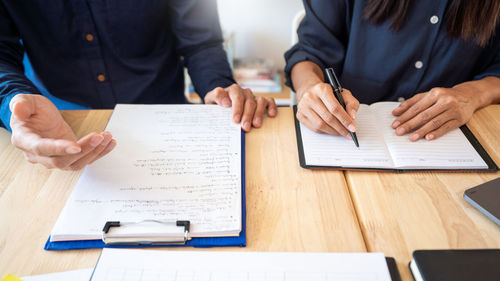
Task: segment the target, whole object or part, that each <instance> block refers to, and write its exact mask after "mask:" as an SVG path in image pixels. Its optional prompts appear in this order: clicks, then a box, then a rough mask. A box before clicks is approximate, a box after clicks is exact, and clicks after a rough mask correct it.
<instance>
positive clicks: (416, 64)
mask: <svg viewBox="0 0 500 281" xmlns="http://www.w3.org/2000/svg"><path fill="white" fill-rule="evenodd" d="M422 66H424V63H423V62H421V61H417V62H415V68H416V69H420V68H422Z"/></svg>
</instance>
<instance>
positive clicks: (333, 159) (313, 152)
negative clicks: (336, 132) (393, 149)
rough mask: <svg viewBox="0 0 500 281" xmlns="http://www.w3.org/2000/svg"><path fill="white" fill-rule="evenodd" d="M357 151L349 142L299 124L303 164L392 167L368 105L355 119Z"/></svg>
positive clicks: (352, 143)
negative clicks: (303, 157) (304, 162)
mask: <svg viewBox="0 0 500 281" xmlns="http://www.w3.org/2000/svg"><path fill="white" fill-rule="evenodd" d="M356 123H357V125H358V131H357V132H356V135H357V137H358V141H359V149H358V148H357V147H356V145H355V144H354V142H353V141H352V140H351V139H347V138H345V137H342V136H332V135H327V134H318V133H315V132H313V131H312V130H310V129H309V128H307V127H306V126H305V125H303V124H302V123H301V124H300V132H301V135H302V144H303V148H304V156H305V161H306V165H309V166H330V167H331V166H333V167H345V168H393V163H392V160H391V158H390V155H389V152H388V150H387V147H386V146H385V144H384V140H383V138H382V135H381V134H380V131H379V130H378V129H377V127H376V120H375V118H374V115H373V114H372V112H371V109H370V107H369V106H368V105H364V104H362V105H361V106H360V107H359V111H358V115H357V116H356Z"/></svg>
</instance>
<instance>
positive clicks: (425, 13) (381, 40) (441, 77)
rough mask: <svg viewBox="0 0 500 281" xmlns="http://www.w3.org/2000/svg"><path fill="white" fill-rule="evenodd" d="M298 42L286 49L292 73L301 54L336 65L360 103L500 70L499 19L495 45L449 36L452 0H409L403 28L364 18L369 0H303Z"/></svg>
mask: <svg viewBox="0 0 500 281" xmlns="http://www.w3.org/2000/svg"><path fill="white" fill-rule="evenodd" d="M303 2H304V7H305V11H306V16H305V18H304V20H303V21H302V23H301V25H300V27H299V29H298V35H299V43H298V44H296V45H295V46H293V48H292V49H291V50H289V51H288V52H287V53H286V54H285V59H286V61H287V65H286V69H285V72H286V76H287V84H288V85H289V86H290V85H291V81H290V71H291V69H292V67H293V66H294V65H295V64H296V63H298V62H301V61H312V62H315V63H316V64H318V65H319V66H320V67H321V68H322V69H323V68H325V67H327V66H329V67H333V68H334V69H335V71H336V72H337V74H338V75H340V76H341V77H340V80H341V82H342V86H343V87H344V88H346V89H349V90H351V91H352V93H353V94H354V96H355V97H356V98H357V99H358V100H359V101H360V102H361V103H367V104H370V103H373V102H376V101H381V100H397V99H398V98H399V97H403V98H409V97H411V96H413V95H414V94H416V93H420V92H425V91H428V90H430V89H431V88H433V87H452V86H454V85H456V84H459V83H462V82H465V81H470V80H475V79H481V78H483V77H486V76H497V77H500V25H499V26H497V29H496V36H494V37H493V38H492V39H491V41H490V43H489V45H488V46H486V47H485V48H481V47H479V46H478V45H476V44H475V43H473V42H465V41H464V40H461V39H452V38H450V37H449V36H448V35H447V31H446V28H447V21H446V17H445V15H446V9H447V3H448V1H446V0H417V1H411V4H410V8H409V11H408V13H407V16H406V19H405V23H404V25H403V27H402V28H401V30H400V31H399V32H395V31H393V30H392V29H391V28H390V21H386V22H384V23H383V24H381V25H374V24H371V23H368V22H366V21H365V20H363V19H362V15H363V9H364V6H365V4H366V1H357V0H303Z"/></svg>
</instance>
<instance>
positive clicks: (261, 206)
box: [0, 108, 366, 277]
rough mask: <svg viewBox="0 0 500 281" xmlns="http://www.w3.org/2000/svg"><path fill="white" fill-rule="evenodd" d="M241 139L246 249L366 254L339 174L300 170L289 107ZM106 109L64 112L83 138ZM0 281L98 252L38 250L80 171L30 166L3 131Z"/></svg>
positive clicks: (71, 265) (69, 265) (86, 259)
mask: <svg viewBox="0 0 500 281" xmlns="http://www.w3.org/2000/svg"><path fill="white" fill-rule="evenodd" d="M278 112H279V113H278V117H276V118H274V119H266V120H265V122H264V126H263V127H262V128H261V129H254V130H252V132H250V133H249V134H247V136H246V196H247V244H248V246H247V247H246V248H216V250H242V251H243V250H244V251H307V252H345V251H348V252H350V251H352V252H363V251H366V248H365V244H364V241H363V237H362V235H361V230H360V228H359V224H358V221H357V219H356V214H355V212H354V208H353V205H352V202H351V199H350V196H349V191H348V188H347V186H346V182H345V180H344V176H343V174H342V172H333V171H310V170H305V169H302V168H300V166H299V164H298V156H297V144H296V140H295V130H294V127H293V122H292V121H293V115H292V114H293V113H292V110H291V108H279V111H278ZM110 114H111V111H109V110H93V111H66V112H63V116H64V118H65V119H66V120H67V122H68V123H69V124H70V125H71V126H72V128H73V129H74V131H75V132H76V134H77V135H78V136H79V137H81V136H83V135H85V134H87V133H89V132H92V131H100V130H102V129H103V128H104V126H105V124H106V121H107V120H108V119H109V117H110ZM0 159H1V160H0V163H1V164H0V277H3V276H4V275H5V274H7V273H12V274H15V275H18V276H26V275H33V274H42V273H50V272H58V271H66V270H72V269H79V268H88V267H92V266H94V265H95V263H96V261H97V257H98V255H99V253H100V250H81V251H58V252H53V251H45V250H43V246H44V244H45V242H46V240H47V238H48V236H49V234H50V231H51V229H52V227H53V226H54V223H55V221H56V219H57V217H58V216H59V213H60V211H61V209H62V208H63V206H64V204H65V202H66V200H67V198H68V197H69V195H70V193H71V191H72V189H73V186H74V185H75V183H76V182H77V180H78V177H79V176H80V173H81V172H65V171H57V170H47V169H45V168H43V167H41V166H39V165H32V164H29V163H28V162H27V161H25V160H24V158H23V156H22V153H21V152H20V151H18V150H16V149H15V148H14V147H12V145H10V134H9V133H8V132H7V131H5V130H3V129H0Z"/></svg>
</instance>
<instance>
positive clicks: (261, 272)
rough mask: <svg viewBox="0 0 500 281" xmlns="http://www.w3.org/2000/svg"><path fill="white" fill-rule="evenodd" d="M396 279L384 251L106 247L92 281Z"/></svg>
mask: <svg viewBox="0 0 500 281" xmlns="http://www.w3.org/2000/svg"><path fill="white" fill-rule="evenodd" d="M125 280H134V281H146V280H147V281H150V280H171V281H181V280H197V281H205V280H206V281H209V280H210V281H243V280H245V281H264V280H266V281H292V280H293V281H306V280H307V281H320V280H321V281H326V280H329V281H391V277H390V274H389V270H388V267H387V264H386V261H385V258H384V255H383V254H382V253H259V252H192V251H189V252H187V251H182V252H180V251H151V250H129V249H127V250H121V249H120V250H118V249H104V250H103V252H102V254H101V257H100V258H99V262H98V264H97V265H96V268H95V270H94V274H93V276H92V279H91V281H125Z"/></svg>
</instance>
